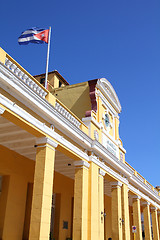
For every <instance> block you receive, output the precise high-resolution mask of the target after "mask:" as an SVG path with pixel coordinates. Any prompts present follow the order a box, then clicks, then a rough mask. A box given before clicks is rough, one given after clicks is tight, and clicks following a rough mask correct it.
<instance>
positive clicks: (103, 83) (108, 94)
mask: <svg viewBox="0 0 160 240" xmlns="http://www.w3.org/2000/svg"><path fill="white" fill-rule="evenodd" d="M96 87H97V89H99V90H100V91H101V92H102V94H103V95H104V97H105V98H107V99H108V101H109V102H110V103H111V105H112V106H113V107H114V108H115V110H116V111H117V112H118V113H120V112H121V110H122V107H121V104H120V102H119V99H118V96H117V94H116V92H115V90H114V88H113V87H112V85H111V84H110V82H109V81H108V80H107V79H106V78H100V79H98V81H97V84H96Z"/></svg>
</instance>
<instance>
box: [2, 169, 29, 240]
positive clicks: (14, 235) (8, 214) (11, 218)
mask: <svg viewBox="0 0 160 240" xmlns="http://www.w3.org/2000/svg"><path fill="white" fill-rule="evenodd" d="M15 167H16V166H15ZM26 195H27V181H26V179H25V178H23V177H22V176H18V175H11V176H10V179H9V187H8V195H7V201H6V209H5V217H4V225H3V234H2V239H3V240H10V239H13V240H21V239H22V238H23V225H24V217H25V205H26Z"/></svg>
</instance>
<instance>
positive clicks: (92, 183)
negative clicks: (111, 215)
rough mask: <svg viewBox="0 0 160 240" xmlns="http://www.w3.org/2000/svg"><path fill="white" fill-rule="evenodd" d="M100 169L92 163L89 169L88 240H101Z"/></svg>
mask: <svg viewBox="0 0 160 240" xmlns="http://www.w3.org/2000/svg"><path fill="white" fill-rule="evenodd" d="M98 180H99V167H98V166H97V165H96V164H95V163H94V162H92V161H91V162H90V168H89V189H88V190H89V199H88V200H89V201H88V202H89V206H88V217H89V219H88V240H97V239H99V206H98V203H99V194H98Z"/></svg>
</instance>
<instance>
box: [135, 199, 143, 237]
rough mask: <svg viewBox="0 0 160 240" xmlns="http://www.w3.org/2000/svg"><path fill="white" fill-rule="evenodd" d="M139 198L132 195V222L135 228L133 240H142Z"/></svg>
mask: <svg viewBox="0 0 160 240" xmlns="http://www.w3.org/2000/svg"><path fill="white" fill-rule="evenodd" d="M140 199H141V198H140V197H139V196H137V195H134V196H133V224H134V226H136V228H137V232H136V233H135V240H142V225H141V209H140Z"/></svg>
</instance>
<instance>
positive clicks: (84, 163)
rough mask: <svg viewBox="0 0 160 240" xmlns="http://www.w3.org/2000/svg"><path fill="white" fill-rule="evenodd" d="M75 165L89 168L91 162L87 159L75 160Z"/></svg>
mask: <svg viewBox="0 0 160 240" xmlns="http://www.w3.org/2000/svg"><path fill="white" fill-rule="evenodd" d="M74 166H76V167H86V168H89V166H90V164H89V163H88V162H86V161H83V160H81V161H75V162H74Z"/></svg>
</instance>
